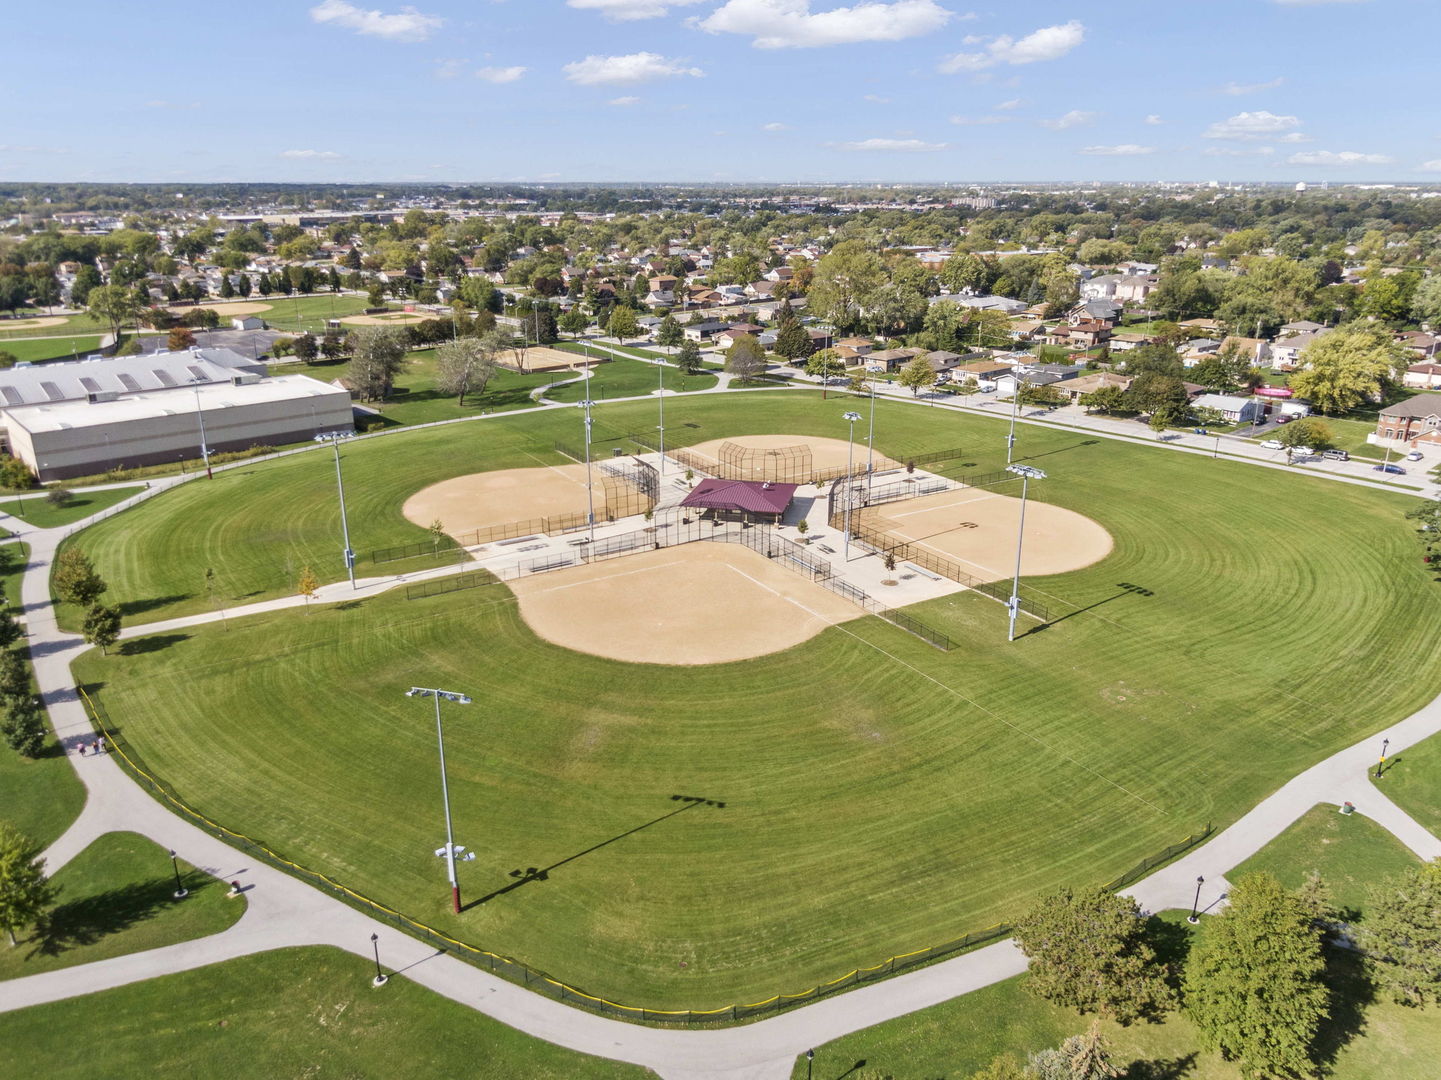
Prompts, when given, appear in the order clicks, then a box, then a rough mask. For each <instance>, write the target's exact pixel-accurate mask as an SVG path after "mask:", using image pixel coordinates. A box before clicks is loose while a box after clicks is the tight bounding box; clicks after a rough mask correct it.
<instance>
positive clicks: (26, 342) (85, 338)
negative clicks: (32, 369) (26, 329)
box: [0, 334, 100, 364]
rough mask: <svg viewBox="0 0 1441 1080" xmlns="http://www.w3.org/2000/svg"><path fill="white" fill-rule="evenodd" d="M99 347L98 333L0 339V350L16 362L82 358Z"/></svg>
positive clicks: (36, 362)
mask: <svg viewBox="0 0 1441 1080" xmlns="http://www.w3.org/2000/svg"><path fill="white" fill-rule="evenodd" d="M99 348H100V335H99V334H78V335H76V336H74V337H48V338H25V339H21V340H18V341H0V352H8V353H9V354H10V355H11V356H13V357H15V359H16V361H17V362H29V363H32V364H38V363H41V362H42V361H45V360H70V359H72V358H75V357H79V358H80V359H84V358H85V355H86V353H92V352H95V351H96V350H98V349H99Z"/></svg>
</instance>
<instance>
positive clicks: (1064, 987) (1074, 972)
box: [1016, 889, 1172, 1023]
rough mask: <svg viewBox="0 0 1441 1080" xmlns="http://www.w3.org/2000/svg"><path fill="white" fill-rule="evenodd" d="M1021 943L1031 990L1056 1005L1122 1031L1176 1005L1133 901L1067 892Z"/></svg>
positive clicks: (1025, 923) (1026, 928)
mask: <svg viewBox="0 0 1441 1080" xmlns="http://www.w3.org/2000/svg"><path fill="white" fill-rule="evenodd" d="M1016 942H1017V944H1019V945H1020V947H1021V950H1022V951H1023V952H1024V953H1025V954H1026V955H1027V956H1028V957H1030V960H1031V965H1030V970H1029V974H1028V975H1027V978H1026V988H1027V989H1028V990H1029V991H1030V992H1031V993H1033V994H1035V995H1037V996H1038V997H1042V998H1045V999H1046V1000H1047V1001H1050V1002H1053V1003H1054V1004H1057V1005H1067V1006H1070V1007H1071V1008H1074V1009H1076V1010H1077V1011H1078V1012H1081V1013H1098V1014H1099V1015H1101V1016H1104V1017H1108V1018H1111V1019H1114V1020H1118V1021H1120V1022H1122V1023H1129V1022H1131V1021H1133V1020H1137V1019H1141V1018H1143V1017H1153V1016H1156V1015H1158V1014H1160V1013H1161V1012H1163V1011H1165V1009H1167V1008H1169V1007H1170V1005H1171V1004H1172V994H1171V989H1170V987H1169V985H1168V984H1167V982H1166V977H1165V971H1164V970H1163V968H1162V967H1161V965H1160V964H1159V963H1158V962H1157V960H1156V954H1155V952H1154V951H1153V950H1152V948H1151V946H1150V945H1149V944H1148V943H1147V941H1146V920H1144V919H1142V918H1141V917H1140V908H1139V907H1137V905H1136V902H1135V901H1134V900H1132V899H1130V898H1129V897H1125V896H1117V895H1115V894H1113V893H1108V892H1106V891H1105V890H1104V889H1094V890H1091V891H1088V892H1081V893H1076V892H1072V891H1071V890H1070V889H1063V890H1062V891H1060V892H1058V893H1055V894H1054V895H1051V896H1047V897H1044V898H1042V899H1041V900H1040V901H1039V902H1038V903H1037V904H1036V905H1035V907H1033V908H1032V909H1031V911H1030V912H1029V913H1028V914H1027V915H1026V916H1025V918H1024V919H1022V920H1021V921H1020V922H1019V923H1018V924H1017V925H1016Z"/></svg>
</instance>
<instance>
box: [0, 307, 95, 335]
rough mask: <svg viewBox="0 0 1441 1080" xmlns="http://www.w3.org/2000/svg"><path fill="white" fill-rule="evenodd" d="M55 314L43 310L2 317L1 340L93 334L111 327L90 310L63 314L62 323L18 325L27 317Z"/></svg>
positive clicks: (34, 317)
mask: <svg viewBox="0 0 1441 1080" xmlns="http://www.w3.org/2000/svg"><path fill="white" fill-rule="evenodd" d="M50 318H55V316H53V315H47V314H45V312H43V311H34V312H30V313H29V314H27V315H24V316H22V317H21V318H19V319H15V320H9V319H0V342H4V341H7V340H10V339H13V338H33V337H49V336H53V335H55V334H93V333H95V332H97V331H101V330H106V331H108V330H109V329H110V324H109V323H107V322H105V321H104V320H103V319H97V318H95V316H93V315H91V314H90V313H89V312H88V311H82V312H80V313H79V314H77V315H66V316H61V318H64V319H65V322H64V323H63V324H62V325H58V326H42V327H39V328H36V327H33V326H32V327H23V326H16V325H15V323H17V322H24V321H25V320H26V319H50Z"/></svg>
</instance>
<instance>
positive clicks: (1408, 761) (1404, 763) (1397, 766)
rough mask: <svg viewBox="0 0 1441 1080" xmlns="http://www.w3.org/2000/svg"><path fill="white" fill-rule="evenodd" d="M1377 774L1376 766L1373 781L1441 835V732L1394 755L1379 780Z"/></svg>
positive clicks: (1401, 805)
mask: <svg viewBox="0 0 1441 1080" xmlns="http://www.w3.org/2000/svg"><path fill="white" fill-rule="evenodd" d="M1378 752H1379V747H1378ZM1375 774H1376V770H1375V768H1374V767H1373V768H1372V769H1371V770H1370V775H1371V777H1372V779H1371V782H1372V783H1373V784H1376V787H1377V788H1378V789H1380V790H1381V791H1383V792H1385V793H1386V796H1387V798H1389V799H1391V801H1392V802H1394V803H1396V804H1397V805H1398V806H1400V807H1401V809H1403V810H1405V811H1406V812H1407V813H1408V814H1410V815H1411V816H1412V817H1414V818H1415V819H1416V820H1417V821H1419V822H1420V823H1421V824H1422V825H1424V826H1426V828H1428V829H1430V830H1431V831H1432V832H1433V833H1435V834H1436V835H1437V836H1441V736H1437V735H1433V736H1431V738H1429V739H1426V740H1424V741H1422V742H1420V743H1417V744H1416V745H1415V746H1413V747H1411V749H1410V750H1403V751H1402V752H1401V753H1399V754H1396V755H1395V756H1393V757H1392V758H1390V759H1389V760H1388V761H1387V762H1386V773H1385V775H1384V776H1383V777H1382V778H1381V780H1380V782H1379V783H1378V782H1377V781H1376V779H1375Z"/></svg>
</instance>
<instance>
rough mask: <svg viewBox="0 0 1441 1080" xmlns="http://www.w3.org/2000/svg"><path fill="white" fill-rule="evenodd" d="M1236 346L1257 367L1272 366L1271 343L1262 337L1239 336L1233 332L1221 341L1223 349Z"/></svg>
mask: <svg viewBox="0 0 1441 1080" xmlns="http://www.w3.org/2000/svg"><path fill="white" fill-rule="evenodd" d="M1232 346H1234V347H1235V348H1236V349H1237V350H1238V351H1239V352H1240V354H1241V355H1242V356H1244V357H1245V358H1246V360H1247V361H1248V362H1250V363H1252V364H1254V365H1255V366H1256V367H1270V366H1271V343H1270V342H1269V341H1266V340H1264V339H1262V338H1248V337H1237V336H1236V335H1235V334H1232V335H1231V336H1230V337H1228V338H1226V339H1224V340H1223V341H1222V342H1221V350H1222V351H1223V352H1224V351H1225V350H1226V349H1228V348H1231V347H1232Z"/></svg>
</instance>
